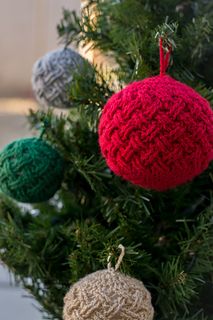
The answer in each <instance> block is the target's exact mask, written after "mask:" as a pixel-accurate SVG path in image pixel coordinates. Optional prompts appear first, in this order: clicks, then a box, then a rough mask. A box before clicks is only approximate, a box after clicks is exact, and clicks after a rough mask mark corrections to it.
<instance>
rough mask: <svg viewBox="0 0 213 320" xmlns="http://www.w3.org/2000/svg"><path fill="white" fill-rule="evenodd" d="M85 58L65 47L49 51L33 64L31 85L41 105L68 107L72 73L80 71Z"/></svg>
mask: <svg viewBox="0 0 213 320" xmlns="http://www.w3.org/2000/svg"><path fill="white" fill-rule="evenodd" d="M84 63H85V60H84V59H83V58H82V57H81V55H80V54H78V53H77V52H75V51H73V50H71V49H69V48H66V49H58V50H55V51H51V52H49V53H47V54H45V55H44V56H43V57H42V58H40V59H39V60H38V61H36V63H35V64H34V66H33V73H32V87H33V91H34V93H35V96H36V99H37V101H38V102H39V103H40V104H41V106H43V107H56V108H69V107H71V106H72V104H71V101H70V100H69V94H68V92H69V88H70V86H71V83H72V80H73V73H75V72H81V69H82V67H83V65H84Z"/></svg>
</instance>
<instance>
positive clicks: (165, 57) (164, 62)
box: [159, 37, 172, 76]
mask: <svg viewBox="0 0 213 320" xmlns="http://www.w3.org/2000/svg"><path fill="white" fill-rule="evenodd" d="M159 49H160V75H161V76H163V75H164V74H165V73H166V70H167V69H168V66H169V61H170V55H171V52H172V45H171V44H170V45H169V47H168V51H167V52H166V54H165V53H164V48H163V38H162V37H160V39H159Z"/></svg>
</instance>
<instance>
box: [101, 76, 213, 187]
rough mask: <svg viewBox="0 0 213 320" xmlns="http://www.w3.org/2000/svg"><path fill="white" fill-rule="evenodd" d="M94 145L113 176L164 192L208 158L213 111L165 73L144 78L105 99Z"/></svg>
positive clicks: (196, 172) (212, 147)
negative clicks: (97, 143) (96, 143)
mask: <svg viewBox="0 0 213 320" xmlns="http://www.w3.org/2000/svg"><path fill="white" fill-rule="evenodd" d="M99 143H100V147H101V151H102V154H103V156H104V157H105V158H106V162H107V164H108V166H109V167H110V168H111V170H112V171H113V172H114V173H115V174H117V175H119V176H121V177H123V178H124V179H126V180H129V181H131V182H132V183H134V184H136V185H139V186H141V187H144V188H148V189H155V190H158V191H164V190H167V189H170V188H173V187H176V186H178V185H181V184H183V183H185V182H187V181H190V180H192V179H193V178H194V177H195V176H197V175H199V174H201V173H202V172H203V171H204V170H205V169H206V168H207V167H208V165H209V163H210V161H211V160H212V159H213V111H212V109H211V108H210V105H209V103H208V101H207V100H205V99H204V98H202V97H201V96H200V95H199V94H198V93H197V92H196V91H194V90H193V89H192V88H190V87H188V86H187V85H185V84H183V83H181V82H179V81H176V80H175V79H173V78H171V77H170V76H168V75H160V76H155V77H150V78H146V79H144V80H142V81H137V82H133V83H132V84H130V85H128V86H127V87H126V88H125V89H123V90H121V91H120V92H118V93H116V94H114V95H113V96H112V97H111V98H110V99H109V101H108V102H107V104H106V106H105V107H104V109H103V112H102V115H101V118H100V123H99Z"/></svg>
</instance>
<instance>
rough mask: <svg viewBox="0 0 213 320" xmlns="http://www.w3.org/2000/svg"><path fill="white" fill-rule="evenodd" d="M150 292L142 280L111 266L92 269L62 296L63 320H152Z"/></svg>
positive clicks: (152, 311) (152, 310)
mask: <svg viewBox="0 0 213 320" xmlns="http://www.w3.org/2000/svg"><path fill="white" fill-rule="evenodd" d="M153 317H154V309H153V307H152V304H151V295H150V293H149V291H148V290H147V289H146V288H145V286H144V285H143V283H142V282H141V281H139V280H137V279H135V278H131V277H129V276H127V275H124V274H122V273H120V272H118V271H115V270H114V269H110V270H109V269H106V270H101V271H97V272H94V273H92V274H90V275H88V276H86V277H84V278H83V279H81V280H80V281H78V282H77V283H76V284H74V285H73V286H72V287H71V288H70V291H69V292H68V293H67V294H66V296H65V298H64V311H63V319H64V320H79V319H81V320H88V319H89V320H108V319H110V320H152V319H153Z"/></svg>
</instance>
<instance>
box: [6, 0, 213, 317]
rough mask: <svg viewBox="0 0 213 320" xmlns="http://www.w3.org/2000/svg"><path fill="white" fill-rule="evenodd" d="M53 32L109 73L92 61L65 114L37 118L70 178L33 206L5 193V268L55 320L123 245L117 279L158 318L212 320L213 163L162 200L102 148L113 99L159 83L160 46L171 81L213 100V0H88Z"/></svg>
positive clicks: (77, 80)
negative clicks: (125, 174)
mask: <svg viewBox="0 0 213 320" xmlns="http://www.w3.org/2000/svg"><path fill="white" fill-rule="evenodd" d="M58 33H59V36H60V38H61V41H62V42H63V43H64V44H65V46H68V45H69V44H71V43H72V44H75V45H77V46H79V47H80V48H81V50H82V48H85V50H86V51H88V52H94V51H95V50H98V51H99V52H100V53H101V54H102V55H103V56H104V57H105V60H106V61H109V59H110V61H113V65H112V64H110V66H109V65H107V63H106V64H103V65H95V64H93V65H90V64H88V63H85V65H84V66H83V68H82V69H81V72H75V73H74V74H73V76H74V80H73V82H72V85H71V86H70V88H69V90H68V92H67V97H68V100H69V101H70V106H71V108H70V109H68V112H67V113H66V114H65V115H61V116H57V115H56V114H55V113H54V111H53V110H52V109H51V108H50V110H48V111H45V110H43V111H42V109H41V110H39V111H37V112H33V111H31V112H30V115H29V117H28V118H29V122H30V124H31V126H32V128H34V129H37V130H41V129H42V139H43V140H45V141H47V142H48V143H49V144H51V145H52V146H54V147H55V149H57V150H58V151H59V153H60V154H61V156H62V158H63V159H64V167H65V169H64V178H63V182H62V186H61V188H60V190H59V191H58V192H57V194H55V196H54V197H53V198H52V199H50V200H49V201H46V202H41V203H37V204H33V205H32V206H25V205H24V206H23V205H21V204H20V203H18V202H15V201H13V200H12V199H11V198H9V197H7V196H5V195H3V194H1V199H0V259H1V260H2V261H3V262H4V263H5V264H6V265H7V266H8V268H9V269H10V270H11V271H12V272H13V273H14V274H15V276H16V279H17V280H18V281H20V282H21V283H22V285H23V286H24V287H25V288H26V289H27V290H29V292H30V293H31V294H32V295H33V296H34V297H35V298H36V300H37V301H38V302H39V303H40V304H41V306H42V311H43V312H44V318H46V319H52V320H53V319H57V320H60V319H62V309H63V298H64V296H65V294H66V292H67V291H68V289H69V287H70V285H72V284H74V283H75V282H77V281H78V280H79V279H80V278H82V277H84V276H85V275H87V274H90V273H92V272H95V271H97V270H100V269H104V268H105V267H106V261H107V257H108V256H109V255H110V256H111V258H112V262H113V263H115V262H116V260H117V257H118V255H119V249H118V246H119V244H122V245H123V246H124V247H125V251H126V253H125V257H124V258H123V262H122V264H121V266H120V270H121V271H122V272H123V273H125V274H128V275H130V276H132V277H134V278H137V279H139V280H141V281H143V283H144V285H145V286H146V288H147V289H148V290H149V291H150V293H151V296H152V304H153V307H154V310H155V318H154V319H156V320H165V319H169V320H211V319H213V307H212V298H213V281H212V279H213V193H212V191H213V171H212V170H213V163H212V162H211V163H210V165H209V166H208V168H207V169H206V170H205V171H204V172H202V173H201V174H200V175H198V176H196V177H195V178H194V179H193V180H191V181H187V182H186V183H184V184H181V185H180V186H177V187H176V188H171V189H169V190H166V191H163V192H159V191H156V190H152V189H147V188H142V187H140V186H138V185H135V184H132V183H131V182H128V181H126V180H124V179H122V178H121V177H119V176H117V175H115V174H114V173H113V172H112V171H111V170H110V169H109V168H108V166H107V164H106V161H105V159H104V158H103V156H102V155H101V152H100V146H99V143H98V124H99V119H100V114H101V110H102V109H103V107H104V105H105V104H106V102H107V100H108V99H109V97H111V96H112V95H113V94H114V93H115V92H116V91H119V90H120V89H122V88H123V87H125V86H126V85H127V84H128V83H130V82H133V81H135V80H141V79H144V78H147V77H151V76H155V75H158V74H159V50H158V40H159V37H161V38H162V39H163V41H164V45H165V46H166V48H168V47H169V46H170V47H171V48H172V58H171V59H170V65H169V68H168V73H169V74H170V75H171V76H172V77H174V78H175V79H177V80H179V81H181V82H183V83H185V84H187V85H189V86H191V87H192V88H194V89H195V90H196V91H197V92H198V93H199V94H200V95H201V96H203V97H204V98H205V99H207V100H208V101H209V102H210V103H211V104H212V103H213V89H212V87H213V73H212V70H211V69H212V68H211V66H212V52H213V47H212V40H213V3H212V2H211V1H208V0H197V1H190V0H189V1H179V0H173V1H166V0H165V1H156V0H147V1H142V0H120V1H116V0H89V1H85V2H84V6H83V8H82V14H81V17H79V16H77V15H76V13H75V12H70V11H68V10H64V11H63V18H62V20H61V22H60V23H59V25H58ZM180 170H181V168H180ZM50 174H51V172H50ZM31 183H32V182H31ZM34 183H35V185H36V181H34ZM35 189H36V188H35ZM106 320H107V319H106Z"/></svg>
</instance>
